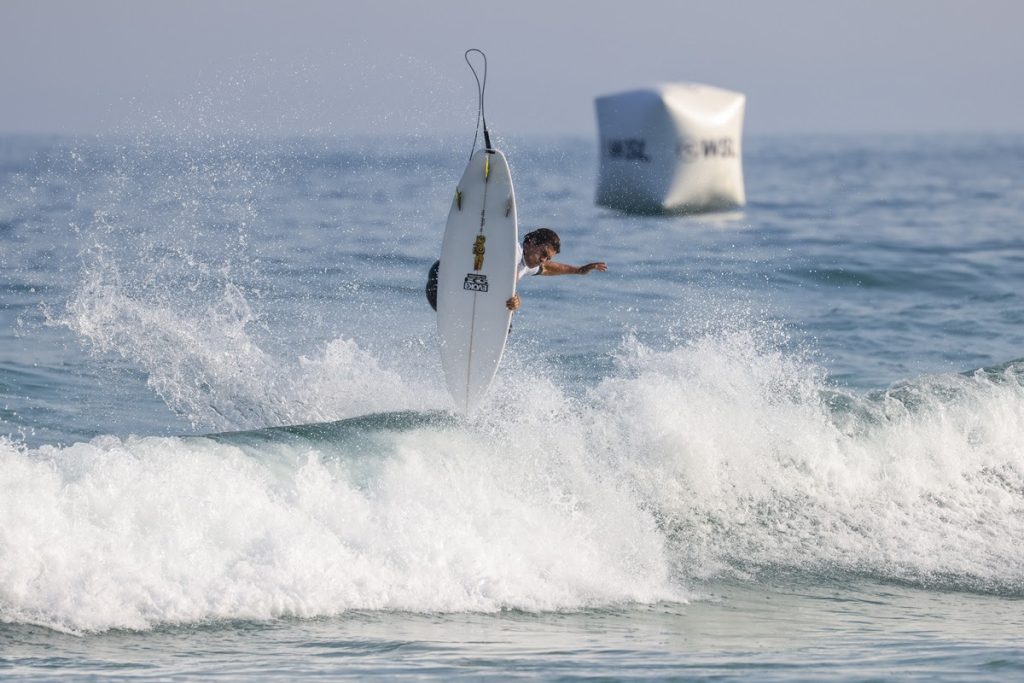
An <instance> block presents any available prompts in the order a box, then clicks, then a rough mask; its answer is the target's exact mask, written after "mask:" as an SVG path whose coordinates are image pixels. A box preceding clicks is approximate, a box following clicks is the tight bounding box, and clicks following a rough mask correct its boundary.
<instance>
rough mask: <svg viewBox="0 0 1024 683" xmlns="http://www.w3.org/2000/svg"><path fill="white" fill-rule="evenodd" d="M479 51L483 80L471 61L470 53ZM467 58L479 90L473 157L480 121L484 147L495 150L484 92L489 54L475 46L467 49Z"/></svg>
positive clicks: (471, 153) (471, 154)
mask: <svg viewBox="0 0 1024 683" xmlns="http://www.w3.org/2000/svg"><path fill="white" fill-rule="evenodd" d="M471 52H476V53H479V55H480V56H481V57H483V58H484V79H483V81H482V82H481V80H480V76H479V74H477V72H476V67H474V66H473V62H471V61H469V53H471ZM463 57H465V59H466V64H468V65H469V70H470V71H472V72H473V78H475V79H476V92H477V109H476V131H475V132H474V133H473V148H472V149H470V150H469V158H470V159H472V158H473V152H475V151H476V141H477V137H478V136H479V135H480V122H481V121H483V123H484V149H486V150H487V151H488V152H490V151H491V150H493V149H494V148H493V147H491V133H490V131H488V130H487V112H486V111H485V110H484V93H485V92H486V90H487V55H485V54H484V51H483V50H479V49H477V48H475V47H471V48H469V49H468V50H466V53H465V54H464V55H463Z"/></svg>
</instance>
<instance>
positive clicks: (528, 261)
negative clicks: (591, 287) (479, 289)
mask: <svg viewBox="0 0 1024 683" xmlns="http://www.w3.org/2000/svg"><path fill="white" fill-rule="evenodd" d="M561 250H562V241H561V240H560V239H559V237H558V233H556V232H555V231H554V230H551V229H549V228H538V229H536V230H534V231H533V232H531V233H529V234H527V235H526V237H524V238H523V247H522V249H520V250H519V268H518V270H517V271H516V273H517V279H519V280H521V279H523V277H524V276H525V275H586V274H587V273H589V272H590V271H592V270H596V271H599V272H602V273H603V272H604V271H606V270H608V265H607V264H606V263H605V262H604V261H598V262H596V263H588V264H586V265H583V266H570V265H569V264H567V263H558V262H557V261H552V260H551V259H553V258H554V257H555V255H556V254H557V253H558V252H560V251H561ZM520 303H521V302H520V300H519V295H518V294H513V295H512V298H511V299H509V300H508V301H506V302H505V305H506V306H508V310H510V311H518V310H519V304H520Z"/></svg>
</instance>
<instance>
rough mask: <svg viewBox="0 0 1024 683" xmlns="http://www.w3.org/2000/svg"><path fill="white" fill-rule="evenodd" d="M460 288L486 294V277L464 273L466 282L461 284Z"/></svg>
mask: <svg viewBox="0 0 1024 683" xmlns="http://www.w3.org/2000/svg"><path fill="white" fill-rule="evenodd" d="M462 288H463V289H465V290H468V291H470V292H486V291H487V276H486V275H477V274H476V273H466V281H465V282H463V283H462Z"/></svg>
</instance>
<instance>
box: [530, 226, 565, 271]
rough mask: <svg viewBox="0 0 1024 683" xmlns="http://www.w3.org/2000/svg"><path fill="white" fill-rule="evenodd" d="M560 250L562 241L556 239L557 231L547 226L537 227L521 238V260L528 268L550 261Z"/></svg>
mask: <svg viewBox="0 0 1024 683" xmlns="http://www.w3.org/2000/svg"><path fill="white" fill-rule="evenodd" d="M561 250H562V241H561V240H560V239H558V233H556V232H555V231H554V230H551V229H549V228H537V229H536V230H534V231H533V232H531V233H528V234H527V235H526V237H524V238H523V261H525V262H526V265H527V266H529V267H530V268H535V267H537V266H539V265H540V264H542V263H544V262H545V261H550V260H551V259H552V258H554V257H555V254H557V253H558V252H559V251H561Z"/></svg>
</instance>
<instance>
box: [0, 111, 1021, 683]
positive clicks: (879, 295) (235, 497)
mask: <svg viewBox="0 0 1024 683" xmlns="http://www.w3.org/2000/svg"><path fill="white" fill-rule="evenodd" d="M499 141H500V143H501V144H502V146H503V147H504V149H505V151H506V153H507V155H508V158H509V161H510V164H511V166H512V169H513V177H514V179H515V181H516V188H517V198H518V201H519V213H520V217H521V221H522V225H523V228H524V229H530V228H532V227H535V226H541V225H545V226H549V227H552V228H554V229H555V230H557V231H558V232H559V233H560V234H561V236H562V242H563V249H562V254H561V255H560V257H559V259H560V260H563V261H566V262H569V263H583V262H588V261H593V260H605V261H607V262H608V272H606V273H592V274H591V275H589V276H587V277H585V278H580V277H561V278H530V279H528V280H525V281H524V282H523V283H522V284H521V288H520V293H521V295H522V298H523V308H522V310H521V312H520V313H519V314H517V316H516V318H515V321H514V329H513V333H512V337H511V339H510V346H509V348H508V350H507V352H506V357H505V360H504V362H503V365H502V368H501V369H500V371H499V374H498V378H497V380H496V382H495V385H494V386H493V388H492V390H491V393H490V396H489V398H488V400H487V402H486V403H485V405H483V406H482V408H481V410H480V411H478V412H477V413H475V414H473V415H471V416H461V415H458V414H455V413H453V412H451V403H450V399H449V397H448V395H447V392H446V390H445V388H444V381H443V377H442V373H441V368H440V359H439V356H438V353H437V348H436V347H437V342H436V338H435V332H434V318H433V313H432V311H431V310H430V309H429V307H428V306H427V304H426V302H425V299H424V296H423V291H422V290H423V284H424V279H425V273H426V270H427V268H428V267H429V265H430V264H431V263H432V261H433V260H434V259H435V258H436V256H437V252H438V250H439V248H440V241H441V233H442V230H443V224H444V221H445V217H446V214H447V210H448V206H449V202H450V195H451V192H452V188H453V185H454V183H455V181H456V180H457V179H458V177H459V175H460V174H461V171H462V167H463V165H464V163H465V160H466V159H467V157H468V153H469V140H468V139H465V140H463V139H461V138H460V139H454V140H447V139H432V138H426V137H420V138H415V137H408V138H398V139H396V138H385V137H381V138H327V137H324V138H265V137H259V136H229V135H216V134H212V133H209V132H206V131H205V130H204V129H202V128H201V127H199V126H197V127H196V128H194V129H192V130H167V129H153V128H150V129H145V128H141V127H140V129H139V130H135V131H133V132H131V133H127V134H122V135H120V136H106V137H98V138H75V139H73V138H57V137H38V136H37V137H31V136H30V137H25V136H22V137H13V136H7V137H0V677H3V678H4V679H53V678H56V677H58V676H59V677H62V678H64V677H77V678H95V677H104V678H108V677H109V678H125V679H128V678H148V679H150V678H196V679H213V678H217V679H238V680H253V679H263V678H270V679H276V678H305V677H318V678H343V677H349V678H363V677H367V676H371V675H384V676H387V677H390V678H407V677H408V678H414V677H415V678H418V677H439V678H460V677H466V678H486V677H492V678H499V679H507V678H519V677H522V678H544V679H574V678H588V677H603V678H665V677H681V678H705V677H707V678H711V677H714V678H725V679H730V678H732V679H740V678H744V679H746V678H751V677H754V678H757V679H761V680H770V679H775V680H778V679H785V680H790V679H810V680H820V679H822V678H842V679H879V678H890V677H905V678H910V677H916V678H929V679H967V680H983V679H992V680H1006V679H1012V678H1020V677H1024V644H1022V643H1024V295H1022V292H1024V182H1022V172H1021V169H1024V137H1021V136H1016V137H1013V136H1010V137H1006V136H955V135H948V136H881V137H843V136H833V137H812V138H808V137H804V136H790V137H764V138H757V137H753V138H748V140H747V141H746V146H745V150H744V161H745V176H746V182H747V194H748V200H749V204H748V206H746V207H745V208H744V209H743V210H741V211H736V212H732V213H716V214H707V215H697V216H667V217H631V216H626V215H623V214H620V213H616V212H613V211H608V210H605V209H601V208H598V207H596V206H594V204H593V192H594V187H595V176H596V145H595V142H594V141H593V140H591V139H587V138H551V139H541V138H536V139H509V140H505V139H502V138H501V137H500V136H499Z"/></svg>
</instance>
